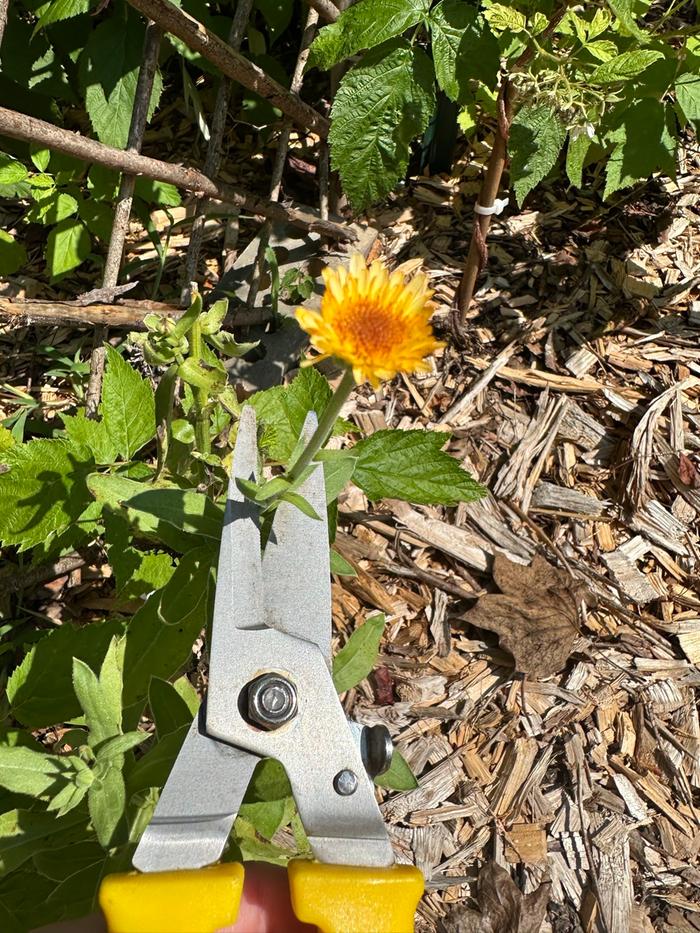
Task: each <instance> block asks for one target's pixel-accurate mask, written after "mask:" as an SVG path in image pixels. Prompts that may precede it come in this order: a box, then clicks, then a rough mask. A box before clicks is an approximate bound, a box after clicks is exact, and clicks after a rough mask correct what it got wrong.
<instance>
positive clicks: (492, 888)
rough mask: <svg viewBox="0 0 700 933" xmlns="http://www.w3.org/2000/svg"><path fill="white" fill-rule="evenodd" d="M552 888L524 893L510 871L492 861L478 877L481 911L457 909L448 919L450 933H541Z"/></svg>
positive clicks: (546, 885)
mask: <svg viewBox="0 0 700 933" xmlns="http://www.w3.org/2000/svg"><path fill="white" fill-rule="evenodd" d="M550 887H551V886H550V885H549V883H547V884H541V885H540V886H539V888H537V890H536V891H532V892H531V893H530V894H523V893H522V892H521V891H520V889H519V888H518V886H517V885H516V884H515V882H514V881H513V880H512V879H511V877H510V875H509V874H508V872H507V871H506V870H505V869H504V868H501V866H500V865H497V864H496V863H495V862H489V864H488V865H485V866H484V868H483V869H482V870H481V873H480V874H479V880H478V893H477V900H478V902H479V910H478V911H476V910H468V909H465V908H463V907H458V908H456V909H455V910H453V911H452V913H451V914H450V915H449V916H448V917H446V918H445V929H446V930H448V931H449V933H539V931H540V928H541V926H542V921H543V920H544V916H545V912H546V910H547V902H548V900H549V893H550Z"/></svg>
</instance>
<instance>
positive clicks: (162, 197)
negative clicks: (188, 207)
mask: <svg viewBox="0 0 700 933" xmlns="http://www.w3.org/2000/svg"><path fill="white" fill-rule="evenodd" d="M151 103H153V102H152V101H151ZM134 191H135V193H136V194H137V195H138V196H139V197H140V198H142V199H143V200H144V201H145V202H146V204H155V205H157V206H158V207H179V206H180V204H182V198H181V197H180V192H179V191H178V190H177V188H176V187H175V185H171V184H169V182H167V181H156V179H154V178H144V176H143V175H140V176H139V177H138V178H137V179H136V186H135V188H134Z"/></svg>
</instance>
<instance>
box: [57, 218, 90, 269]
mask: <svg viewBox="0 0 700 933" xmlns="http://www.w3.org/2000/svg"><path fill="white" fill-rule="evenodd" d="M89 255H90V234H89V233H88V232H87V230H86V229H85V227H84V226H83V224H82V223H81V222H80V221H79V220H71V219H67V220H62V221H61V222H60V223H59V224H57V225H56V226H55V227H54V228H53V229H52V230H51V232H50V233H49V235H48V238H47V240H46V263H47V266H48V270H49V273H50V274H51V276H53V277H54V278H55V277H56V276H59V275H63V273H64V272H70V271H71V269H75V268H76V267H77V266H79V265H80V264H81V262H84V261H85V260H86V259H87V258H88V256H89Z"/></svg>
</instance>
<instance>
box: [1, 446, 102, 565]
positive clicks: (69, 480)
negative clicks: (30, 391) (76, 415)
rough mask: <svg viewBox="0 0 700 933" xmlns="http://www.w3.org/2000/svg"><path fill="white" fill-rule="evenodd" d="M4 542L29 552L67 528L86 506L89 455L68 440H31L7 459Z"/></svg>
mask: <svg viewBox="0 0 700 933" xmlns="http://www.w3.org/2000/svg"><path fill="white" fill-rule="evenodd" d="M3 462H4V463H5V464H7V465H8V466H9V470H8V471H7V472H5V473H0V541H2V542H3V543H4V544H16V545H18V546H19V549H20V550H26V549H27V548H30V547H33V546H34V545H37V544H40V543H42V542H44V541H46V539H47V538H49V537H51V536H53V535H55V534H58V533H60V532H62V531H64V530H65V529H67V528H68V527H69V526H70V525H71V523H73V522H74V521H75V520H76V519H77V518H78V517H79V516H80V514H81V512H82V511H83V509H84V508H85V505H86V503H87V501H88V500H87V492H88V491H87V487H86V484H85V480H86V477H87V474H88V472H89V470H90V468H91V461H90V460H87V457H86V452H85V451H84V450H82V449H81V448H73V447H72V446H71V445H69V444H67V443H65V442H64V441H54V440H43V439H41V440H33V441H29V443H28V444H17V445H16V446H14V447H11V448H10V449H9V450H7V451H6V452H5V454H4V455H3Z"/></svg>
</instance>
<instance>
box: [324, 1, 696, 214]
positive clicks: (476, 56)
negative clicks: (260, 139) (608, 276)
mask: <svg viewBox="0 0 700 933" xmlns="http://www.w3.org/2000/svg"><path fill="white" fill-rule="evenodd" d="M662 6H663V5H661V6H658V8H654V9H653V10H652V11H650V10H649V9H648V4H647V3H636V2H634V0H609V2H607V4H606V6H599V5H594V4H590V5H588V6H587V7H580V6H575V5H574V4H573V3H566V4H564V7H565V9H564V15H563V17H561V16H559V15H558V14H559V10H560V8H559V7H557V6H553V5H552V4H551V2H549V0H535V2H530V0H528V2H526V0H512V2H511V3H508V4H506V3H494V2H491V0H477V2H475V3H467V2H464V0H440V2H438V3H435V4H434V5H433V6H432V8H430V9H429V10H428V9H426V8H425V7H424V6H423V5H422V4H421V3H419V2H418V0H392V2H391V3H382V2H379V0H359V2H358V3H355V4H354V5H352V6H351V7H350V8H349V9H347V10H346V11H345V12H343V13H342V14H341V16H340V17H339V19H338V20H337V22H335V23H333V24H331V25H329V26H325V27H324V28H323V29H321V30H320V32H319V34H318V36H317V38H316V39H315V41H314V43H313V46H312V51H311V56H310V63H311V65H315V66H316V67H319V68H325V69H327V68H330V67H332V66H333V65H335V64H336V63H338V62H339V61H341V60H342V59H343V58H345V59H348V58H350V59H352V58H353V57H354V56H357V54H358V53H362V54H360V57H359V60H358V61H357V62H356V63H354V67H352V68H351V69H350V70H349V71H348V72H347V74H346V75H345V77H344V78H343V79H342V81H341V84H340V87H339V89H338V92H337V95H336V99H335V102H334V105H333V109H332V111H331V134H330V143H331V158H332V162H333V165H334V167H335V168H336V169H337V170H338V172H339V173H340V176H341V179H342V182H343V186H344V189H345V191H346V193H347V195H348V197H349V199H350V201H351V203H352V205H353V206H354V207H355V208H358V209H361V208H364V207H367V206H368V205H369V204H371V203H373V202H376V201H379V200H381V199H382V198H383V197H385V196H386V194H388V192H389V191H390V190H391V189H392V188H393V187H394V185H395V184H396V183H397V182H398V181H399V180H400V179H401V178H402V177H403V175H404V174H405V171H406V167H407V163H408V153H409V147H410V145H411V143H412V142H413V141H414V140H415V139H416V137H417V136H419V135H420V134H421V133H423V131H424V129H425V127H426V123H427V120H428V119H429V118H430V116H431V115H432V113H433V110H434V95H433V93H432V86H433V85H434V84H435V83H437V85H438V86H439V87H440V88H441V90H442V91H444V93H445V94H446V95H447V96H448V97H449V98H451V99H452V100H454V101H457V102H459V103H460V104H461V105H462V106H463V108H464V109H463V112H462V115H461V118H460V125H462V126H463V128H464V129H465V132H475V131H476V130H477V128H478V126H479V123H480V122H481V121H484V120H489V121H490V120H492V119H493V118H494V116H495V109H494V106H493V105H494V91H495V89H496V87H497V79H498V71H499V66H500V65H501V63H503V66H504V68H505V70H506V71H507V73H508V75H509V79H510V84H511V98H512V102H513V104H514V109H515V119H514V121H513V125H512V132H511V134H510V139H509V144H508V148H509V151H510V154H511V157H512V172H511V184H512V185H513V188H514V190H515V195H516V200H517V202H518V204H519V205H522V204H523V201H524V199H525V198H526V197H527V195H528V194H529V193H530V192H531V191H532V190H533V188H535V187H536V186H537V185H538V184H539V183H540V182H541V181H542V180H543V179H544V178H546V177H547V176H548V175H549V174H550V173H552V172H553V171H554V170H556V168H557V166H558V165H559V162H560V158H561V154H562V152H563V150H564V144H565V142H566V140H567V137H568V139H569V145H568V147H567V148H566V172H567V175H568V178H569V180H570V181H571V183H572V184H574V185H576V186H577V187H580V186H582V185H583V184H584V169H585V167H586V165H587V164H588V163H590V162H593V161H603V162H605V163H607V166H606V184H605V189H604V191H603V196H604V197H606V198H607V197H609V196H610V195H612V194H613V193H614V192H616V191H618V190H620V189H621V188H626V187H628V186H630V185H632V184H635V183H636V182H638V181H641V180H645V179H647V178H648V177H649V176H650V175H652V174H654V173H656V172H662V173H663V174H666V175H671V176H673V174H674V170H675V150H676V143H677V139H678V135H679V132H680V130H681V128H682V126H683V124H684V123H685V122H689V123H692V124H694V125H696V124H697V123H698V122H700V120H699V114H700V91H699V90H698V88H699V86H700V85H699V82H700V57H699V56H698V55H697V51H696V43H697V39H696V38H695V37H694V36H693V35H690V36H689V38H688V39H687V40H686V43H685V46H684V45H683V44H682V43H681V42H679V41H678V38H679V37H678V36H677V35H675V34H674V33H673V32H671V31H669V32H665V29H667V28H668V27H667V25H666V17H664V14H663V10H662ZM674 98H675V107H674ZM652 104H653V105H654V106H653V107H652V106H651V105H652ZM641 115H649V117H650V120H651V122H650V124H649V137H650V138H649V142H650V147H649V151H648V152H643V153H640V152H639V146H640V140H639V133H638V132H637V121H638V119H639V118H640V116H641ZM592 137H595V140H596V145H595V146H591V145H590V140H591V138H592ZM642 149H644V146H643V145H642Z"/></svg>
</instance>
